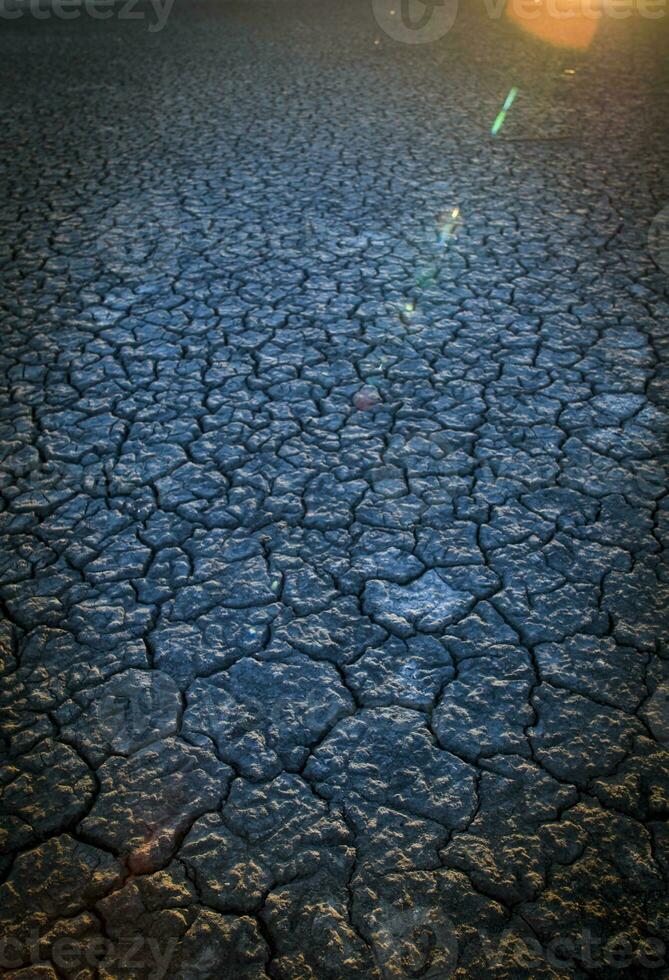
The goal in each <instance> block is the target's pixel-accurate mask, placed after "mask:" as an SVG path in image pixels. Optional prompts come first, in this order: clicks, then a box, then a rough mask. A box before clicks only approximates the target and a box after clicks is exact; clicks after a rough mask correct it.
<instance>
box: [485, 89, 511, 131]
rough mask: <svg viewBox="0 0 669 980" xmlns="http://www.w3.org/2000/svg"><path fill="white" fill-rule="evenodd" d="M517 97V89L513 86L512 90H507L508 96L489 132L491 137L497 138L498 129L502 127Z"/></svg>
mask: <svg viewBox="0 0 669 980" xmlns="http://www.w3.org/2000/svg"><path fill="white" fill-rule="evenodd" d="M517 95H518V89H517V88H516V87H515V85H514V86H513V88H511V89H510V90H509V94H508V95H507V97H506V98H505V99H504V105H503V106H502V108H501V110H500V112H499V113H498V115H497V118H496V119H495V121H494V123H493V124H492V129H491V130H490V132H491V133H492V135H493V136H497V134H498V133H499V131H500V129H501V128H502V126H503V125H504V120H505V119H506V114H507V112H508V111H509V109H510V108H511V106H512V105H513V103H514V102H515V101H516V96H517Z"/></svg>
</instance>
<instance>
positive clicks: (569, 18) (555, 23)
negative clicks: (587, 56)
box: [506, 0, 602, 51]
mask: <svg viewBox="0 0 669 980" xmlns="http://www.w3.org/2000/svg"><path fill="white" fill-rule="evenodd" d="M506 16H507V17H508V18H509V19H510V20H512V21H513V22H514V23H516V24H517V25H518V26H519V27H521V28H522V29H523V30H524V31H527V33H528V34H533V35H534V36H535V37H538V38H540V39H541V40H542V41H547V42H548V43H549V44H553V45H555V46H556V47H561V48H571V49H573V50H577V51H585V50H586V49H587V48H589V47H590V45H591V44H592V40H593V38H594V36H595V34H596V33H597V27H598V24H599V21H600V19H601V16H602V0H509V2H508V4H507V6H506Z"/></svg>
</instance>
